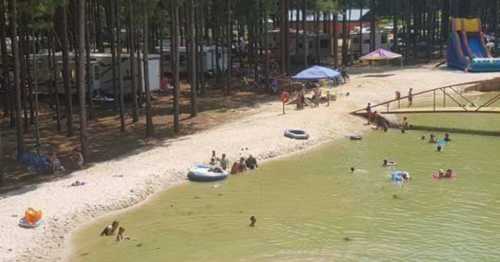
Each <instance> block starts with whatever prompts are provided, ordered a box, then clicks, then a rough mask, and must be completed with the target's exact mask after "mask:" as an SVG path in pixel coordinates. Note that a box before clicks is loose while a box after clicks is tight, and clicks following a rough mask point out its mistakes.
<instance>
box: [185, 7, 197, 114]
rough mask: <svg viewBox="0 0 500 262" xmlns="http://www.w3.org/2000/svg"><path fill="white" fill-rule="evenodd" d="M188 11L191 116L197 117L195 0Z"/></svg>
mask: <svg viewBox="0 0 500 262" xmlns="http://www.w3.org/2000/svg"><path fill="white" fill-rule="evenodd" d="M188 12H189V22H188V23H187V24H188V27H189V28H188V32H189V38H190V41H189V49H190V51H189V53H190V57H189V62H190V69H191V74H190V76H191V79H190V85H191V117H195V116H197V115H198V98H197V96H198V94H197V91H198V80H197V77H196V72H197V70H196V68H197V66H196V56H197V55H196V53H197V52H196V45H197V43H196V30H195V27H194V26H195V19H194V17H195V14H196V9H195V2H194V0H189V6H188Z"/></svg>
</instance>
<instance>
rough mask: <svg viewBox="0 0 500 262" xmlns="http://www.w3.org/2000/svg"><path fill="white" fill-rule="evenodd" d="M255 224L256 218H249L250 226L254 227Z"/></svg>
mask: <svg viewBox="0 0 500 262" xmlns="http://www.w3.org/2000/svg"><path fill="white" fill-rule="evenodd" d="M255 223H257V218H255V216H251V217H250V226H251V227H254V226H255Z"/></svg>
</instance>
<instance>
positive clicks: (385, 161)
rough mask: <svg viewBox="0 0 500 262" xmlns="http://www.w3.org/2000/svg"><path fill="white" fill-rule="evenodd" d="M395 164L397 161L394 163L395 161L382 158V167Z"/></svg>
mask: <svg viewBox="0 0 500 262" xmlns="http://www.w3.org/2000/svg"><path fill="white" fill-rule="evenodd" d="M397 164H398V163H396V161H392V160H387V159H384V162H383V163H382V166H384V167H388V166H396V165H397Z"/></svg>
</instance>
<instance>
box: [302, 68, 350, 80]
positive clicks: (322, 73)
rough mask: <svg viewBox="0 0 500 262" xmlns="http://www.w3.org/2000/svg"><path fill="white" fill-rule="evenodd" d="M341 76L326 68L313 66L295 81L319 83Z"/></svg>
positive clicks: (335, 71)
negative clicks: (319, 81)
mask: <svg viewBox="0 0 500 262" xmlns="http://www.w3.org/2000/svg"><path fill="white" fill-rule="evenodd" d="M340 76H341V74H340V72H339V71H337V70H334V69H331V68H328V67H324V66H313V67H310V68H308V69H305V70H303V71H301V72H299V73H298V74H296V75H295V76H293V77H292V79H293V80H297V81H318V80H324V79H327V80H334V79H337V78H339V77H340Z"/></svg>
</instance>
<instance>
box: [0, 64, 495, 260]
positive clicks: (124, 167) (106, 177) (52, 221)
mask: <svg viewBox="0 0 500 262" xmlns="http://www.w3.org/2000/svg"><path fill="white" fill-rule="evenodd" d="M373 74H374V73H366V74H360V75H355V76H353V77H352V81H351V82H350V83H348V84H347V85H345V86H342V87H341V88H340V92H341V93H345V92H349V93H350V96H348V97H345V96H341V97H340V99H339V101H337V102H333V103H332V104H331V106H330V107H325V106H320V108H313V109H306V110H303V111H295V110H293V109H292V107H289V109H288V111H287V114H286V115H281V106H280V104H279V103H278V102H273V103H264V104H261V105H259V106H258V107H256V108H247V109H244V110H250V111H252V114H251V115H250V116H248V117H244V118H242V119H239V120H236V121H234V122H231V123H227V124H224V125H221V126H219V127H216V128H213V129H210V130H206V131H203V132H200V133H197V134H194V135H190V136H186V137H180V138H177V139H171V140H165V141H161V142H159V145H157V146H156V147H154V148H152V149H149V150H147V151H144V152H135V153H133V154H130V155H129V156H126V157H123V158H120V159H115V160H113V161H109V162H105V163H100V164H97V165H95V166H93V167H91V168H89V169H87V170H83V171H80V172H75V173H74V174H72V175H71V176H69V177H68V178H66V179H63V180H60V181H54V182H49V183H45V184H41V185H38V186H36V187H35V188H33V189H29V190H27V191H26V192H17V193H16V192H14V193H10V194H7V195H2V196H0V197H1V198H0V225H1V226H0V257H1V258H2V261H59V260H61V259H63V256H64V254H65V252H64V251H65V250H67V248H68V245H69V243H68V241H69V239H70V234H71V233H72V232H73V231H74V230H75V229H76V228H77V226H79V225H82V224H84V223H85V222H89V221H91V220H93V219H94V218H96V217H100V216H102V215H105V214H107V213H110V212H111V211H115V210H122V209H124V208H127V207H130V206H134V205H136V204H138V203H140V202H143V201H144V200H146V199H148V198H149V197H150V196H152V195H153V194H154V193H157V192H160V191H164V190H167V189H168V188H171V187H173V186H176V185H179V184H181V183H184V182H186V179H185V175H186V170H187V169H188V168H189V167H190V166H192V165H193V164H194V163H198V162H204V161H207V160H208V157H209V155H210V151H211V150H216V151H217V152H218V153H223V152H224V153H226V154H227V155H228V156H229V157H230V159H231V160H235V159H236V158H238V157H239V154H240V149H241V148H246V147H248V153H252V154H253V155H255V156H258V159H259V160H260V161H263V160H265V159H274V158H276V157H278V156H286V155H288V154H290V153H293V152H297V151H302V150H304V149H309V148H312V147H313V146H315V145H319V144H323V143H325V142H329V141H332V140H334V139H336V138H339V137H344V136H345V135H348V134H350V133H353V132H363V131H366V130H367V127H366V126H364V125H363V123H364V121H363V120H361V119H359V118H356V117H354V116H351V115H349V112H351V111H353V110H355V109H359V108H360V107H363V106H365V105H366V103H367V102H372V103H377V102H381V101H384V100H387V99H391V98H392V97H393V96H394V92H395V91H396V90H399V91H400V92H401V93H402V94H405V93H406V92H407V90H408V88H409V87H412V88H413V89H414V91H415V92H418V91H422V90H426V89H431V88H435V87H439V86H443V85H448V84H454V83H463V82H470V81H475V80H483V79H484V80H486V79H491V78H493V77H498V76H500V74H498V73H497V74H495V73H491V74H465V73H463V72H459V71H448V70H432V69H431V67H430V66H429V67H422V68H411V69H396V70H395V71H389V72H384V73H383V74H386V75H388V76H384V77H370V75H373ZM285 128H303V129H306V130H307V131H308V132H309V133H310V135H311V139H310V140H308V141H294V140H289V139H287V138H284V137H283V130H284V129H285ZM75 180H80V181H85V182H86V183H87V184H86V185H85V186H82V187H69V186H68V185H69V184H71V183H72V182H74V181H75ZM27 207H34V208H36V209H41V210H43V212H44V216H45V224H44V225H43V226H41V227H39V228H37V229H36V230H26V229H22V228H20V227H18V226H17V222H18V220H19V218H20V216H22V214H23V213H24V210H25V209H26V208H27Z"/></svg>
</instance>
